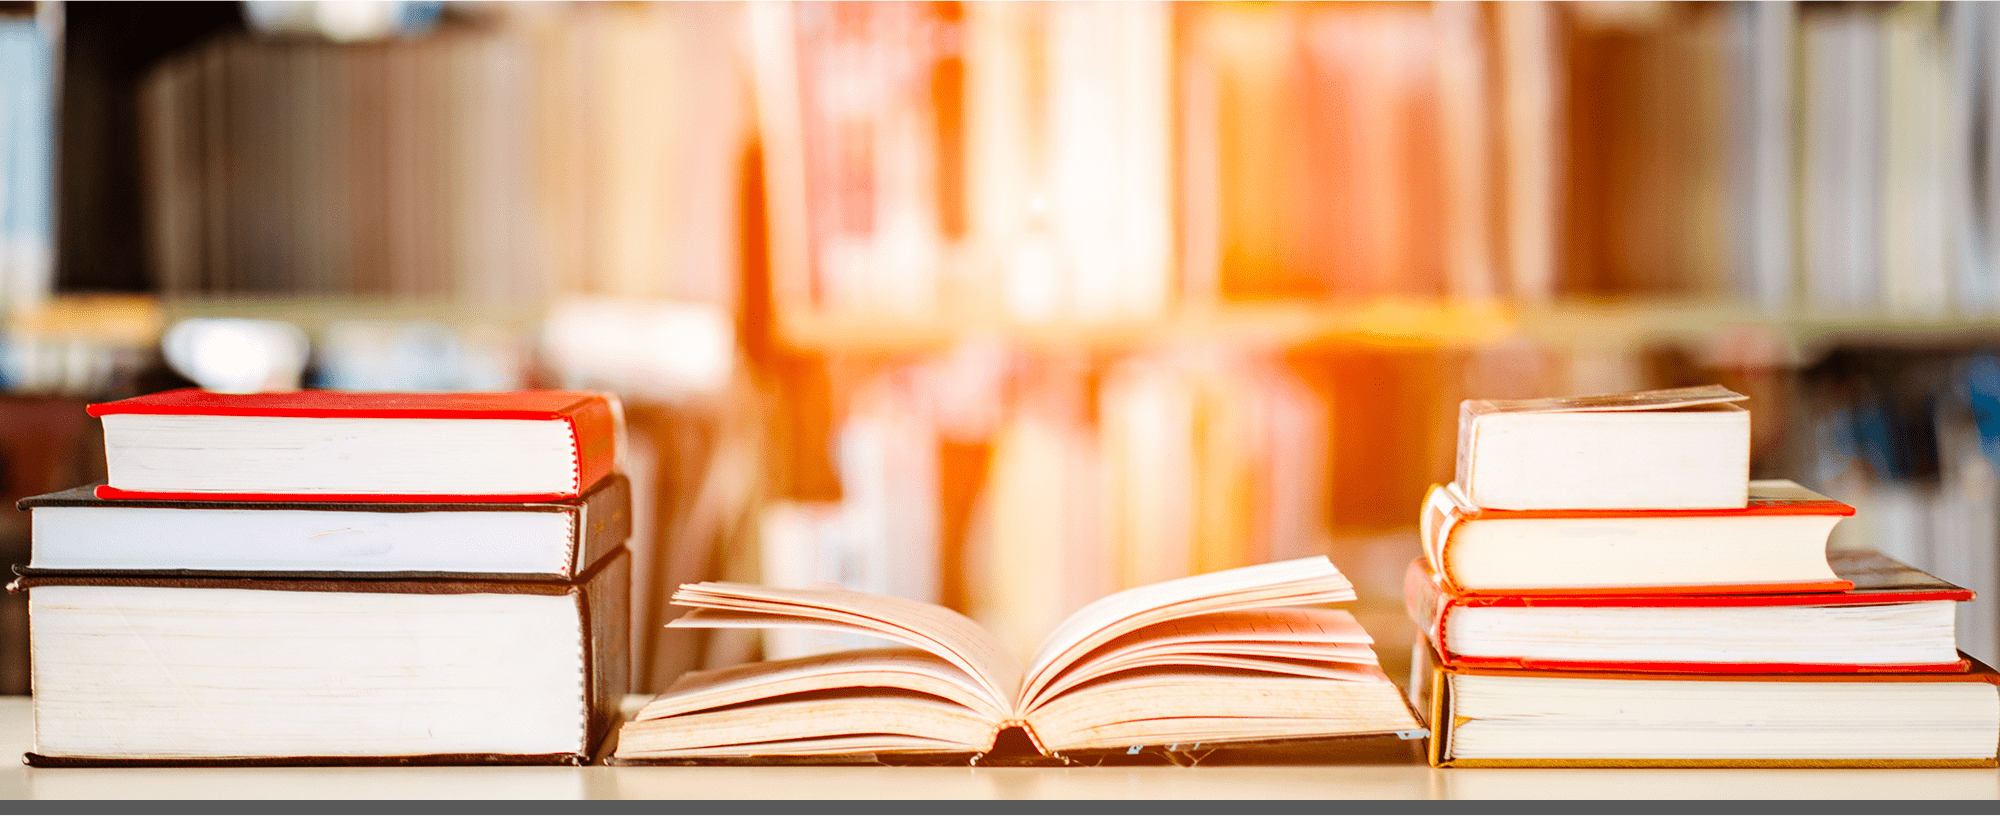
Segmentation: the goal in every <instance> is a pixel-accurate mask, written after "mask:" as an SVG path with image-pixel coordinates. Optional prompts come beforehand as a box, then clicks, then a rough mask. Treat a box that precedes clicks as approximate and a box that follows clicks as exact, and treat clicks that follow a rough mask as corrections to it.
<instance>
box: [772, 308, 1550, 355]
mask: <svg viewBox="0 0 2000 816" xmlns="http://www.w3.org/2000/svg"><path fill="white" fill-rule="evenodd" d="M777 322H778V335H779V340H780V341H781V342H783V343H784V344H785V345H788V346H790V347H792V348H795V349H800V350H806V351H818V352H853V353H893V352H915V351H928V350H936V349H941V348H946V347H949V346H952V345H954V344H957V343H959V342H963V341H967V340H974V339H979V338H995V339H999V340H1004V341H1007V342H1012V343H1018V344H1021V345H1025V346H1028V347H1031V348H1039V349H1074V350H1084V351H1116V350H1123V349H1131V348H1138V347H1145V346H1155V345H1172V344H1176V343H1186V342H1201V341H1217V340H1226V341H1229V342H1233V343H1247V344H1253V345H1268V346H1273V347H1287V348H1290V347H1311V346H1325V345H1366V346H1387V347H1426V348H1427V347H1439V346H1445V347H1461V346H1474V345H1479V344H1482V343H1488V342H1492V341H1494V340H1498V339H1501V338H1504V337H1506V336H1508V335H1509V334H1510V333H1511V332H1512V331H1513V327H1514V325H1515V323H1516V318H1515V317H1514V310H1513V309H1512V308H1511V307H1509V306H1507V305H1505V304H1497V303H1491V304H1476V303H1420V302H1407V301H1378V302H1371V303H1367V304H1357V305H1353V306H1332V305H1327V304H1318V303H1295V302H1286V303H1242V304H1229V305H1223V306H1214V307H1184V308H1181V309H1179V310H1177V311H1175V312H1173V313H1172V314H1170V315H1166V316H1159V317H1144V318H1110V319H1104V320H1089V321H1085V320H1076V319H1064V320H1050V321H1026V320H1016V319H1007V318H1002V317H996V316H993V315H985V314H981V315H945V316H936V317H921V318H919V317H902V316H895V315H886V316H877V315H865V314H838V313H826V312H818V311H810V310H781V311H780V312H779V315H778V321H777Z"/></svg>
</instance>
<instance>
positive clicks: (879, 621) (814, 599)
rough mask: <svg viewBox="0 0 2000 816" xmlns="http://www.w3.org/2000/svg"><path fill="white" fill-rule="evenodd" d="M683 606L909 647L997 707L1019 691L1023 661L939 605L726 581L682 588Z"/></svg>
mask: <svg viewBox="0 0 2000 816" xmlns="http://www.w3.org/2000/svg"><path fill="white" fill-rule="evenodd" d="M673 602H674V603H676V604H679V605H681V606H694V607H709V608H714V609H724V610H730V611H735V612H748V613H752V614H761V615H782V616H787V617H793V618H799V619H805V620H812V621H830V622H832V623H837V624H847V625H850V626H855V627H859V628H861V629H865V630H867V633H868V634H872V635H876V636H878V637H884V638H888V639H890V640H894V641H897V642H899V643H908V644H910V645H912V646H915V647H917V648H919V649H923V650H925V651H928V652H930V653H932V654H935V655H937V656H938V657H941V658H944V659H945V660H947V661H950V662H951V664H952V665H954V666H957V667H959V668H960V669H963V670H964V671H965V673H966V674H968V675H970V676H971V677H972V679H973V680H975V681H977V682H978V683H979V687H980V688H981V689H982V690H984V691H985V692H986V695H987V696H988V697H990V698H991V699H992V702H993V705H994V706H995V707H996V708H1000V709H1010V708H1012V707H1013V703H1014V700H1015V699H1016V696H1017V692H1018V691H1019V690H1020V688H1021V662H1020V659H1019V658H1016V657H1014V656H1013V655H1012V654H1009V653H1008V651H1007V647H1006V646H1005V645H1003V644H1001V643H1000V641H999V639H998V638H995V637H994V636H993V635H992V634H991V633H989V632H987V631H986V630H985V629H982V628H980V627H979V624H976V623H973V622H972V619H970V618H967V617H966V616H964V615H961V614H959V613H957V612H953V611H951V610H949V609H946V608H944V607H942V606H938V605H937V604H928V603H924V602H922V601H912V600H908V599H905V598H892V597H888V596H884V595H866V594H863V593H859V592H848V591H846V590H838V589H781V588H778V587H766V586H757V585H755V584H739V583H732V582H726V581H703V582H701V583H699V584H684V585H682V586H681V588H680V589H679V590H676V591H675V592H674V597H673Z"/></svg>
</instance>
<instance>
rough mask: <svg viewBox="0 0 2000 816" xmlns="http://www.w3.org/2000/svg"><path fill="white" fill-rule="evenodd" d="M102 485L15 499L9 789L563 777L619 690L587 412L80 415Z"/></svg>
mask: <svg viewBox="0 0 2000 816" xmlns="http://www.w3.org/2000/svg"><path fill="white" fill-rule="evenodd" d="M90 412H91V414H93V415H95V416H98V417H101V418H102V419H103V423H104V441H105V455H106V460H107V463H108V465H109V468H108V480H107V481H108V484H105V485H98V486H95V487H94V488H93V487H82V488H76V489H73V490H68V491H64V492H60V493H54V494H50V495H45V496H36V497H32V498H28V499H24V500H22V502H21V506H22V507H23V508H24V509H27V510H29V511H31V512H32V526H33V544H32V554H31V557H30V563H29V564H28V565H26V566H24V567H17V568H16V571H17V572H19V573H20V574H21V576H22V577H21V578H19V579H18V580H16V581H15V582H14V584H13V585H12V586H11V587H10V589H13V590H16V591H26V592H27V593H28V606H29V628H30V637H31V640H32V644H33V647H32V656H31V672H32V677H33V682H34V692H35V697H34V717H35V748H34V751H33V752H32V753H30V754H28V757H27V759H28V762H29V763H30V764H33V765H43V766H61V765H149V764H218V763H241V764H274V765H275V764H423V763H449V762H504V763H572V764H580V763H583V762H587V761H589V759H590V758H591V757H592V752H593V751H594V750H595V748H596V746H597V745H598V744H599V742H600V740H601V738H602V737H603V736H604V735H605V734H606V733H608V731H609V729H610V727H611V725H612V723H613V721H614V719H615V717H616V713H617V701H618V699H619V696H620V695H621V694H622V693H623V691H624V686H625V683H626V674H627V666H626V663H627V653H628V649H627V643H626V633H625V632H626V621H627V616H628V612H627V603H628V600H627V599H628V596H629V592H630V587H629V582H630V567H629V562H630V558H629V557H628V556H627V554H626V551H625V548H624V541H625V538H626V536H627V534H628V533H629V531H630V529H631V518H630V502H631V497H630V490H629V487H628V485H627V482H626V481H625V479H624V478H623V477H621V476H619V475H618V474H616V473H615V472H614V470H615V467H614V464H615V459H616V456H615V454H616V436H617V433H616V424H617V406H616V404H615V403H614V402H612V401H611V400H610V399H609V398H608V397H606V396H605V395H601V394H594V393H583V392H553V391H541V392H517V393H507V394H358V393H337V392H298V393H289V394H260V395H236V396H231V395H221V394H212V393H208V392H203V391H198V390H193V389H189V390H182V391H169V392H164V393H160V394H154V395H150V396H145V397H138V398H135V399H129V400H123V401H120V402H112V403H105V404H99V405H93V406H91V407H90Z"/></svg>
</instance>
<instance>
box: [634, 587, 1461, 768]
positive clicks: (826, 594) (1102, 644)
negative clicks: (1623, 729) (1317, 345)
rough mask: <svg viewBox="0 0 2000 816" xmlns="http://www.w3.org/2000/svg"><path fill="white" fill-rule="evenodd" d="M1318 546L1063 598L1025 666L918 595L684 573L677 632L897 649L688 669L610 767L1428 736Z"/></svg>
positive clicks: (639, 720)
mask: <svg viewBox="0 0 2000 816" xmlns="http://www.w3.org/2000/svg"><path fill="white" fill-rule="evenodd" d="M1353 599H1354V590H1353V587H1352V585H1350V584H1349V583H1348V581H1347V579H1346V578H1345V577H1343V576H1342V575H1341V574H1340V570H1339V569H1337V568H1335V567H1334V565H1333V564H1332V563H1331V562H1329V561H1327V559H1326V558H1325V557H1324V556H1317V557H1312V558H1302V559H1296V560H1292V561H1280V562H1275V563H1270V564H1263V565H1259V566H1253V567H1243V568H1240V569H1233V570H1225V571H1222V572H1215V573H1209V574H1206V575H1197V576H1193V577H1188V578H1179V579H1175V580H1171V581H1164V582H1161V583H1157V584H1152V585H1148V586H1143V587H1138V588H1136V589H1130V590H1126V591H1124V592H1119V593H1116V594H1113V595H1110V596H1107V597H1105V598H1102V599H1100V600H1098V601H1097V602H1095V603H1092V604H1090V605H1089V606H1086V607H1084V608H1083V609H1081V610H1078V611H1077V612H1076V614H1074V615H1071V616H1070V617H1069V618H1068V619H1066V620H1064V621H1063V622H1062V623H1061V624H1060V625H1058V626H1057V627H1056V629H1055V630H1054V632H1052V633H1051V634H1050V635H1049V636H1048V638H1047V639H1046V640H1044V641H1043V642H1042V645H1041V648H1040V650H1039V651H1038V653H1037V654H1036V655H1035V656H1034V657H1033V659H1031V660H1029V661H1027V662H1026V663H1023V662H1022V661H1021V660H1020V659H1019V658H1018V657H1017V656H1015V655H1013V654H1010V653H1008V651H1007V650H1006V648H1005V647H1003V646H1002V645H1001V643H1000V641H999V640H998V639H996V638H995V637H994V636H993V635H992V634H991V633H988V632H987V631H985V630H984V629H981V628H980V627H979V626H978V625H977V624H975V623H973V622H972V621H971V620H970V619H968V618H966V617H964V616H963V615H960V614H958V613H956V612H953V611H951V610H948V609H945V608H944V607H941V606H936V605H933V604H927V603H920V602H916V601H910V600H904V599H900V598H888V597H881V596H873V595H863V594H859V593H853V592H845V591H839V590H801V589H776V588H771V587H761V586H752V585H746V584H732V583H715V582H707V583H700V584H688V585H684V586H682V587H681V588H680V590H679V591H678V592H676V593H675V594H674V602H675V603H677V604H680V605H683V606H690V607H694V608H695V611H693V612H691V613H689V614H687V615H685V616H683V617H681V618H680V619H678V620H676V621H674V622H673V623H671V624H669V625H670V626H673V627H682V628H791V627H803V628H809V629H822V630H832V631H836V632H849V633H855V634H866V635H872V636H875V637H879V638H885V639H888V640H891V641H896V642H899V643H902V644H906V645H907V646H908V647H909V648H883V649H866V650H856V651H848V652H840V653H836V654H831V655H821V656H816V657H808V658H799V659H794V660H782V661H769V662H764V663H753V664H747V665H743V666H737V667H733V668H727V669H721V670H715V671H706V672H696V673H692V674H689V675H686V676H684V677H682V678H681V680H680V681H679V682H676V683H675V684H674V685H673V686H672V687H671V688H669V689H667V691H666V692H665V693H663V694H661V695H659V696H658V697H656V698H654V699H653V700H652V701H651V702H650V703H647V704H646V706H645V708H643V709H642V710H641V711H640V712H639V714H638V716H637V717H636V718H634V719H633V720H632V721H631V722H628V723H626V724H625V725H624V727H623V729H622V731H621V732H620V734H619V742H618V749H617V752H616V754H615V757H616V761H619V762H631V761H645V760H742V759H757V758H767V757H768V758H774V759H776V758H811V757H822V758H830V757H836V756H843V755H854V754H877V755H880V754H925V753H972V754H983V753H986V752H989V751H992V750H993V748H994V746H995V745H996V743H997V742H998V741H999V739H1000V736H1001V734H1002V732H1004V731H1007V730H1008V729H1011V728H1020V729H1021V730H1022V731H1023V732H1025V735H1026V737H1027V739H1028V741H1029V742H1030V743H1031V744H1032V745H1033V747H1034V749H1035V750H1036V751H1038V752H1039V753H1041V754H1044V755H1049V756H1052V757H1061V756H1062V755H1063V753H1064V752H1081V751H1092V750H1104V749H1131V748H1134V747H1136V746H1163V745H1185V744H1192V743H1201V744H1204V745H1210V744H1217V743H1236V742H1266V741H1273V740H1306V739H1323V738H1329V737H1345V736H1364V735H1394V736H1397V737H1401V738H1404V739H1415V738H1419V737H1422V736H1424V735H1425V733H1426V732H1425V731H1424V729H1423V726H1422V724H1421V723H1419V722H1418V721H1417V719H1416V717H1415V716H1414V715H1413V714H1412V713H1411V712H1410V709H1409V707H1408V706H1407V705H1406V704H1405V702H1404V700H1403V698H1402V697H1401V696H1400V694H1399V692H1398V691H1397V689H1396V686H1395V685H1394V684H1393V683H1392V682H1390V680H1389V678H1388V677H1387V676H1386V675H1384V674H1383V673H1382V670H1381V668H1380V666H1379V665H1378V662H1377V659H1376V655H1375V652H1374V650H1373V648H1372V646H1371V643H1372V640H1371V639H1370V638H1369V636H1368V633H1367V632H1365V631H1363V630H1362V628H1361V626H1360V625H1359V624H1358V623H1356V622H1355V620H1354V617H1353V616H1352V615H1351V614H1349V613H1347V612H1345V611H1341V610H1333V609H1325V608H1320V605H1323V604H1329V603H1338V602H1342V601H1350V600H1353Z"/></svg>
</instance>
